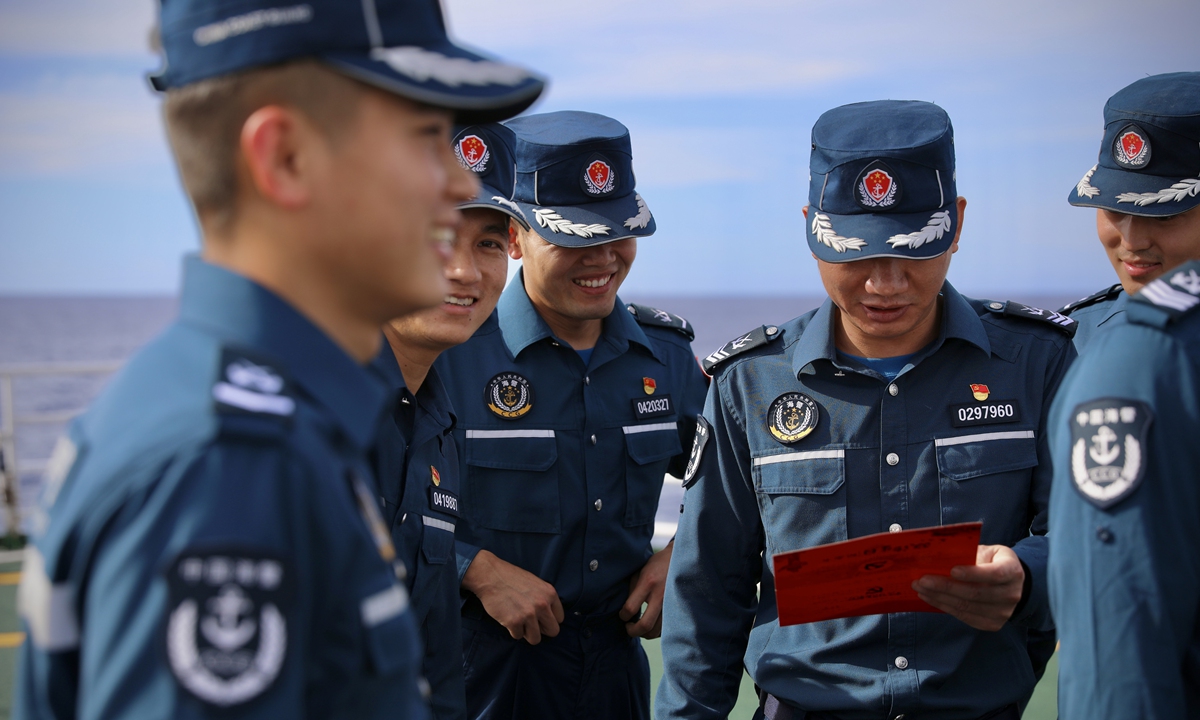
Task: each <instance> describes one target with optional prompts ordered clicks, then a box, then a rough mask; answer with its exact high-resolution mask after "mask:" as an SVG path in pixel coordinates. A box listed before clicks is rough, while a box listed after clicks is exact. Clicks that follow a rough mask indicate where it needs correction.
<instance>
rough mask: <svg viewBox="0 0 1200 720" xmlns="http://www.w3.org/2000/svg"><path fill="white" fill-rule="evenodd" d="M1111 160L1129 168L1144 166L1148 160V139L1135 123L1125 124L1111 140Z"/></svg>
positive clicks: (1135, 168) (1134, 168)
mask: <svg viewBox="0 0 1200 720" xmlns="http://www.w3.org/2000/svg"><path fill="white" fill-rule="evenodd" d="M1113 160H1115V161H1116V162H1117V164H1118V165H1120V166H1121V167H1124V168H1129V169H1131V170H1137V169H1139V168H1144V167H1146V163H1148V162H1150V140H1149V138H1148V137H1147V136H1146V133H1145V132H1143V131H1142V129H1141V128H1140V127H1138V126H1137V125H1126V126H1125V127H1124V128H1122V129H1121V132H1119V133H1117V139H1116V140H1115V141H1114V142H1113Z"/></svg>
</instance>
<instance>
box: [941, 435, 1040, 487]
mask: <svg viewBox="0 0 1200 720" xmlns="http://www.w3.org/2000/svg"><path fill="white" fill-rule="evenodd" d="M1035 435H1036V434H1035V433H1034V431H1033V430H1011V431H1008V432H991V433H976V434H974V435H959V436H957V437H950V438H939V439H937V440H934V445H935V447H936V448H937V463H938V471H939V472H941V473H942V475H943V476H944V477H947V478H949V479H951V480H956V481H962V480H970V479H971V478H977V477H980V476H983V475H991V474H993V473H1001V472H1011V471H1013V470H1024V469H1026V468H1031V467H1036V466H1037V464H1038V457H1037V438H1036V436H1035Z"/></svg>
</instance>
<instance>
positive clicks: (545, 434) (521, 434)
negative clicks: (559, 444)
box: [467, 430, 554, 440]
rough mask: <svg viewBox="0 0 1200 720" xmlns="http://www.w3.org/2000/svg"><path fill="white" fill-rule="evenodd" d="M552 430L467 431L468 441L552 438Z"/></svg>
mask: <svg viewBox="0 0 1200 720" xmlns="http://www.w3.org/2000/svg"><path fill="white" fill-rule="evenodd" d="M552 437H554V431H553V430H468V431H467V439H468V440H484V439H487V438H552Z"/></svg>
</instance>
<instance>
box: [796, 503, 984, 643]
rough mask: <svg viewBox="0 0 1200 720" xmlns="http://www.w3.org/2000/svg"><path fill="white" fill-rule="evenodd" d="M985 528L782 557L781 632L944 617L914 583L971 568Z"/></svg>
mask: <svg viewBox="0 0 1200 720" xmlns="http://www.w3.org/2000/svg"><path fill="white" fill-rule="evenodd" d="M982 529H983V523H978V522H973V523H961V524H958V525H943V526H942V527H932V528H921V529H918V530H905V531H903V532H896V533H892V532H886V533H879V534H877V535H868V536H866V537H861V538H855V539H854V540H846V541H845V542H839V543H833V544H831V545H820V546H818V547H813V548H807V549H805V550H794V551H792V552H786V553H780V554H779V555H776V556H775V557H774V558H773V560H774V563H775V602H776V604H777V605H778V606H779V624H780V625H798V624H800V623H808V622H816V621H817V620H832V619H833V618H844V617H856V616H859V615H876V614H880V613H894V612H941V611H940V610H937V609H936V608H934V607H933V606H931V605H929V604H927V603H926V602H925V601H924V600H921V599H920V598H918V597H917V593H916V591H915V590H913V589H912V583H913V581H914V580H917V579H919V578H921V577H923V576H925V575H946V576H949V575H950V568H953V567H955V566H957V565H974V564H975V554H976V548H977V547H978V546H979V533H980V531H981V530H982Z"/></svg>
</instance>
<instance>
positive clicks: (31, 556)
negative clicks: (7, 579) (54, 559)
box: [17, 547, 79, 652]
mask: <svg viewBox="0 0 1200 720" xmlns="http://www.w3.org/2000/svg"><path fill="white" fill-rule="evenodd" d="M17 611H18V612H19V613H20V615H21V617H23V618H25V622H26V623H27V624H28V625H29V635H30V637H31V639H32V640H33V644H34V645H36V646H37V647H38V649H40V650H45V651H46V652H64V651H66V650H74V649H75V648H77V647H79V620H78V618H76V617H75V587H74V586H73V585H71V584H70V583H59V584H57V585H55V584H52V583H51V582H50V578H49V577H48V576H47V575H46V564H45V561H44V560H43V559H42V554H41V553H39V552H38V549H37V548H36V547H30V548H27V550H26V552H25V563H24V565H23V566H22V568H21V586H20V587H19V588H18V589H17Z"/></svg>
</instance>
